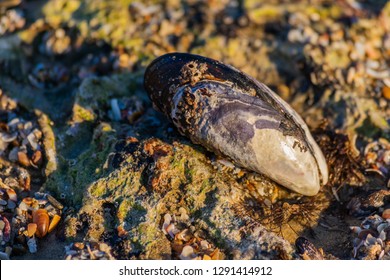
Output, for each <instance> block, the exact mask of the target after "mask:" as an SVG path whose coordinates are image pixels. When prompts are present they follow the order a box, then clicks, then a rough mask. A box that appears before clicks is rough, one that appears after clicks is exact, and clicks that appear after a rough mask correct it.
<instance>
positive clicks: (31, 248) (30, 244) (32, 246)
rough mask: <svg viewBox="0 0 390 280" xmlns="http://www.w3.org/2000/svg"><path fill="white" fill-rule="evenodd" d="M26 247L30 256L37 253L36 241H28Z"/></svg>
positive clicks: (31, 239)
mask: <svg viewBox="0 0 390 280" xmlns="http://www.w3.org/2000/svg"><path fill="white" fill-rule="evenodd" d="M27 246H28V250H29V251H30V253H31V254H34V253H36V252H37V251H38V248H37V241H36V240H35V238H34V237H33V238H30V239H29V240H28V241H27Z"/></svg>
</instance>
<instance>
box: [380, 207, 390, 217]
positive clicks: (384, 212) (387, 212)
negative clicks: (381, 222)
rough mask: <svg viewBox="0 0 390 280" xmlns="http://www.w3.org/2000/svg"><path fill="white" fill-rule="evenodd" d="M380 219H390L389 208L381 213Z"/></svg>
mask: <svg viewBox="0 0 390 280" xmlns="http://www.w3.org/2000/svg"><path fill="white" fill-rule="evenodd" d="M382 218H383V219H390V208H389V209H386V210H385V211H383V213H382Z"/></svg>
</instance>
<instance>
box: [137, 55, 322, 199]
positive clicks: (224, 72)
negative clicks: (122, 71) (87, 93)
mask: <svg viewBox="0 0 390 280" xmlns="http://www.w3.org/2000/svg"><path fill="white" fill-rule="evenodd" d="M144 83H145V84H144V85H145V88H146V90H147V92H148V94H149V97H150V98H151V100H152V102H153V104H154V106H155V107H156V109H158V110H159V111H161V112H162V113H164V114H165V115H166V116H167V117H168V118H169V119H170V120H171V121H172V122H173V123H174V124H175V126H176V127H177V128H178V130H179V132H180V133H181V134H183V135H185V136H187V137H189V138H190V139H191V141H192V142H194V143H196V144H201V145H202V146H204V147H206V148H207V149H208V150H210V151H212V152H214V153H216V154H219V155H224V156H227V157H229V158H230V159H232V160H233V161H234V162H235V163H236V164H238V165H240V166H242V167H245V168H247V169H249V170H253V171H255V172H259V173H262V174H265V175H266V176H268V177H270V178H271V179H273V180H274V181H276V182H277V183H279V184H281V185H283V186H284V187H286V188H289V189H291V190H294V191H296V192H298V193H301V194H304V195H315V194H317V193H318V191H319V188H320V186H321V185H324V184H326V182H327V180H328V168H327V165H326V161H325V158H324V156H323V154H322V152H321V150H320V148H319V147H318V145H317V144H316V142H315V141H314V139H313V137H312V135H311V134H310V132H309V129H308V127H307V125H306V124H305V122H304V121H303V119H302V118H301V117H300V116H299V115H298V114H297V113H296V112H295V111H294V110H293V109H292V108H291V107H290V106H289V105H288V104H287V103H286V102H285V101H283V100H282V99H281V98H280V97H279V96H278V95H277V94H275V93H274V92H273V91H272V90H270V89H269V88H268V87H267V86H265V85H264V84H262V83H260V82H258V81H256V80H255V79H253V78H252V77H250V76H248V75H246V74H244V73H242V72H240V71H239V70H237V69H235V68H234V67H232V66H229V65H226V64H223V63H221V62H219V61H216V60H213V59H210V58H206V57H202V56H198V55H192V54H185V53H170V54H166V55H163V56H161V57H159V58H157V59H155V60H154V61H153V62H152V63H151V64H150V65H149V66H148V68H147V69H146V72H145V80H144Z"/></svg>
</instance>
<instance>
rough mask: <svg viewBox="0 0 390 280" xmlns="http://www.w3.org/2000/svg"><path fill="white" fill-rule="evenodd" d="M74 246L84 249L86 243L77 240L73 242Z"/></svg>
mask: <svg viewBox="0 0 390 280" xmlns="http://www.w3.org/2000/svg"><path fill="white" fill-rule="evenodd" d="M73 247H74V248H75V249H77V250H83V249H84V247H85V245H84V243H81V242H75V243H74V244H73Z"/></svg>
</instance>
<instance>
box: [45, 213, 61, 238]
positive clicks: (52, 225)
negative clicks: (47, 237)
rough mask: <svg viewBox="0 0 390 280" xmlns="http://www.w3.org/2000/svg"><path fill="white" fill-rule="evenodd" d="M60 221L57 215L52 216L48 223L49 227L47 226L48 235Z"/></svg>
mask: <svg viewBox="0 0 390 280" xmlns="http://www.w3.org/2000/svg"><path fill="white" fill-rule="evenodd" d="M60 220H61V217H60V216H59V215H57V214H56V215H54V217H53V219H52V220H51V222H50V225H49V229H48V231H47V232H48V233H50V232H52V231H53V229H54V228H55V227H56V226H57V225H58V223H59V222H60Z"/></svg>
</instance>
